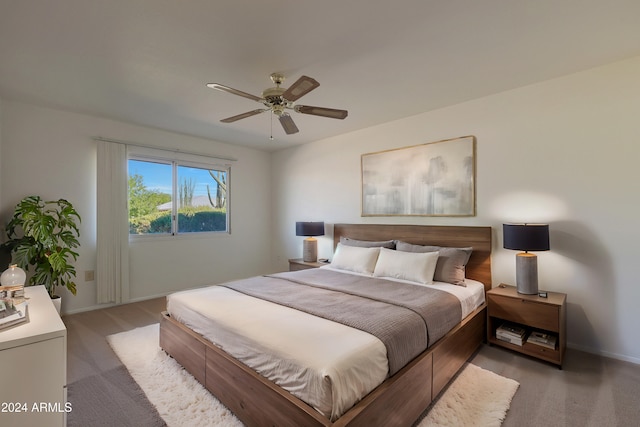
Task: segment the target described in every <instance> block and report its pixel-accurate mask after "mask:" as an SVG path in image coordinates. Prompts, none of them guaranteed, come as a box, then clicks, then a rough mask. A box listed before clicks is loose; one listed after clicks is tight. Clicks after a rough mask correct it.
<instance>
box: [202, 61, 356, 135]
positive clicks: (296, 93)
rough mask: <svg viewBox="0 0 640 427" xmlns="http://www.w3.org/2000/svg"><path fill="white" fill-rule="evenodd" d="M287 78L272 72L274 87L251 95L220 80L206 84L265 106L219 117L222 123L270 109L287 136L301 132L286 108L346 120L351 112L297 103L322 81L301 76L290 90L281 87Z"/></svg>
mask: <svg viewBox="0 0 640 427" xmlns="http://www.w3.org/2000/svg"><path fill="white" fill-rule="evenodd" d="M284 79H285V77H284V76H283V75H282V74H280V73H273V74H271V81H273V83H274V84H275V87H270V88H268V89H265V90H264V91H262V96H255V95H251V94H250V93H246V92H243V91H241V90H238V89H234V88H231V87H228V86H224V85H221V84H218V83H207V87H210V88H211V89H218V90H221V91H223V92H227V93H230V94H233V95H238V96H242V97H244V98H248V99H251V100H252V101H257V102H259V103H261V104H263V105H264V106H265V107H266V108H258V109H257V110H252V111H247V112H246V113H242V114H238V115H236V116H231V117H227V118H226V119H222V120H220V121H221V122H223V123H232V122H235V121H237V120H240V119H246V118H247V117H251V116H255V115H256V114H260V113H264V112H266V111H271V112H272V113H273V114H275V115H276V116H278V120H279V121H280V124H281V125H282V128H283V129H284V131H285V133H286V134H287V135H291V134H293V133H297V132H298V127H297V126H296V124H295V123H294V122H293V119H292V118H291V116H290V115H289V113H288V112H287V111H286V110H293V111H296V112H298V113H302V114H311V115H313V116H321V117H329V118H332V119H344V118H345V117H347V114H349V112H348V111H347V110H337V109H334V108H324V107H313V106H310V105H296V104H295V101H297V100H298V99H300V98H301V97H303V96H304V95H306V94H307V93H309V92H311V91H312V90H314V89H315V88H317V87H318V86H320V83H318V82H317V81H316V80H315V79H312V78H311V77H308V76H302V77H300V78H299V79H298V80H296V82H295V83H294V84H292V85H291V86H290V87H289V88H288V89H287V88H283V87H280V85H281V84H282V82H283V81H284Z"/></svg>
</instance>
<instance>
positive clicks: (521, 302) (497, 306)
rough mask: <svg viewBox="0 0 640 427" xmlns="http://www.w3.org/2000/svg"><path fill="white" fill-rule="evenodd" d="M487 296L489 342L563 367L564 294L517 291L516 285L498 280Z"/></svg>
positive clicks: (564, 336)
mask: <svg viewBox="0 0 640 427" xmlns="http://www.w3.org/2000/svg"><path fill="white" fill-rule="evenodd" d="M486 296H487V341H488V342H489V344H494V345H498V346H500V347H505V348H508V349H510V350H514V351H517V352H519V353H523V354H526V355H529V356H532V357H535V358H538V359H542V360H545V361H547V362H550V363H554V364H556V365H559V366H560V367H562V362H563V360H564V352H565V349H566V346H567V333H566V331H567V326H566V323H567V322H566V311H567V295H566V294H563V293H560V292H547V297H546V298H542V297H539V296H538V295H523V294H520V293H518V292H517V290H516V287H515V286H509V285H504V284H501V285H500V286H498V287H497V288H493V289H491V290H490V291H488V292H487V295H486ZM505 324H506V326H504V325H505ZM505 330H506V331H505ZM522 331H524V332H522ZM516 335H517V336H519V337H521V338H518V337H516Z"/></svg>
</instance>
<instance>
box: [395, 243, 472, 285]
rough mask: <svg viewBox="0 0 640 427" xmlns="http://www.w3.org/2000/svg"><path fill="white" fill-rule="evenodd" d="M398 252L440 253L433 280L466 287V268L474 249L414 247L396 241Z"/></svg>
mask: <svg viewBox="0 0 640 427" xmlns="http://www.w3.org/2000/svg"><path fill="white" fill-rule="evenodd" d="M396 250H399V251H403V252H436V251H439V252H440V256H439V257H438V263H437V264H436V272H435V273H434V275H433V280H436V281H438V282H446V283H451V284H453V285H458V286H464V287H466V286H467V285H466V284H465V283H464V277H465V267H466V265H467V262H469V258H470V257H471V252H473V248H447V247H441V246H422V245H412V244H411V243H407V242H403V241H400V240H397V241H396Z"/></svg>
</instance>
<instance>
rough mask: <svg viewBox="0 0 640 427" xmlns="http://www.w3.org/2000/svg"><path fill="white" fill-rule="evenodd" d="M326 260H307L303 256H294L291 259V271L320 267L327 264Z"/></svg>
mask: <svg viewBox="0 0 640 427" xmlns="http://www.w3.org/2000/svg"><path fill="white" fill-rule="evenodd" d="M327 264H328V263H326V262H319V261H316V262H306V261H303V260H302V258H292V259H290V260H289V271H298V270H306V269H308V268H318V267H322V266H323V265H327Z"/></svg>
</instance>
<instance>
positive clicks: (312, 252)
mask: <svg viewBox="0 0 640 427" xmlns="http://www.w3.org/2000/svg"><path fill="white" fill-rule="evenodd" d="M296 236H307V238H306V239H304V242H303V246H302V260H303V261H304V262H316V261H318V241H317V240H316V239H315V236H324V222H296Z"/></svg>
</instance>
